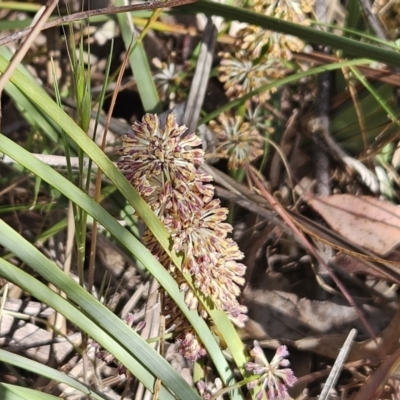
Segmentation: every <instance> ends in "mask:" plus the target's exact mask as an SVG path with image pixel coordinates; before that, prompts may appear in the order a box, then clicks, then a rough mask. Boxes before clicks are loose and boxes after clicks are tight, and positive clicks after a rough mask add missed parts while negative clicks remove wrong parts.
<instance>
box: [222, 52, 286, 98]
mask: <svg viewBox="0 0 400 400" xmlns="http://www.w3.org/2000/svg"><path fill="white" fill-rule="evenodd" d="M219 56H220V57H221V65H220V67H219V68H218V71H219V79H220V81H221V82H222V83H223V84H224V89H225V91H226V94H227V96H228V97H230V98H236V97H239V96H244V95H245V94H248V93H249V92H251V91H253V90H256V89H259V88H260V87H262V86H264V85H267V84H268V83H271V82H272V81H273V80H275V79H279V78H283V77H284V76H285V74H286V73H287V72H288V68H286V67H285V65H284V63H283V62H282V60H279V59H277V58H274V57H263V60H262V61H263V62H259V60H257V57H255V56H254V55H253V54H251V53H249V52H248V51H246V50H243V49H241V50H239V51H236V52H234V53H232V54H231V53H228V52H225V53H220V54H219ZM268 99H269V92H268V91H263V92H261V93H259V94H258V95H256V96H254V97H253V100H256V101H258V102H259V103H265V102H266V101H267V100H268Z"/></svg>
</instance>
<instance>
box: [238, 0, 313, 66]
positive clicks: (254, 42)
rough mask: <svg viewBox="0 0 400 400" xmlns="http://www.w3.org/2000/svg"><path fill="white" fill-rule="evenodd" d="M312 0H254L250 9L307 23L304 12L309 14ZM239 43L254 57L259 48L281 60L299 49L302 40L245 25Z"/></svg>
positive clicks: (302, 44) (256, 55)
mask: <svg viewBox="0 0 400 400" xmlns="http://www.w3.org/2000/svg"><path fill="white" fill-rule="evenodd" d="M313 6H314V0H303V1H299V0H253V10H254V11H256V12H258V13H260V14H264V15H267V16H270V17H275V18H279V19H280V20H284V21H290V22H294V23H297V24H301V25H308V24H309V20H308V18H307V14H309V13H311V11H312V8H313ZM237 36H238V38H237V41H238V44H239V46H240V47H241V48H242V49H246V50H247V51H248V52H250V53H252V54H253V55H254V56H255V57H259V56H260V55H261V52H262V50H266V51H267V53H268V54H269V55H270V56H272V57H276V58H280V59H287V60H288V59H291V53H292V51H295V52H299V51H302V50H303V48H304V42H302V41H301V40H300V39H298V38H296V37H295V36H291V35H285V34H282V33H278V32H272V31H268V30H264V29H262V28H260V27H256V26H248V27H246V28H244V29H243V30H242V31H240V32H239V33H238V35H237Z"/></svg>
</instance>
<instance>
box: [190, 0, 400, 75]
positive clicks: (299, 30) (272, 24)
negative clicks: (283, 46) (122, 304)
mask: <svg viewBox="0 0 400 400" xmlns="http://www.w3.org/2000/svg"><path fill="white" fill-rule="evenodd" d="M185 9H186V10H188V11H191V12H194V13H204V14H206V15H219V16H221V17H224V18H225V19H228V20H231V21H233V20H238V21H240V22H247V23H249V24H252V25H257V26H260V27H261V28H264V29H268V30H272V31H276V32H281V33H286V34H289V35H294V36H297V37H299V38H300V39H303V40H304V41H306V42H308V43H317V44H323V45H325V46H331V47H333V48H334V49H341V50H343V52H344V53H345V54H346V55H347V56H350V57H365V55H366V54H367V55H368V57H369V58H370V60H377V61H381V62H384V63H387V64H389V65H392V66H394V67H397V66H398V65H399V64H400V53H399V52H396V51H392V50H386V49H383V48H380V47H378V46H375V45H371V44H368V43H363V42H360V41H358V40H354V39H349V38H346V37H343V36H339V35H335V34H333V33H328V32H324V31H321V30H317V29H315V28H311V27H309V26H304V25H299V24H294V23H292V22H288V21H284V20H282V19H278V18H273V17H268V16H266V15H262V14H259V13H256V12H253V11H249V10H245V9H243V8H241V7H233V6H229V5H226V4H222V3H215V2H212V1H209V0H200V1H198V2H196V3H193V4H189V5H186V6H185Z"/></svg>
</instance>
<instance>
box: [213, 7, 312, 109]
mask: <svg viewBox="0 0 400 400" xmlns="http://www.w3.org/2000/svg"><path fill="white" fill-rule="evenodd" d="M243 3H245V4H243V6H246V7H248V8H250V9H251V10H253V11H256V12H258V13H260V14H264V15H267V16H271V17H275V18H279V19H280V20H285V21H290V22H294V23H297V24H301V25H308V23H309V20H308V18H307V14H308V13H310V12H311V11H312V7H313V4H314V0H300V1H299V0H253V1H250V2H243ZM303 49H304V42H303V41H301V40H300V39H298V38H297V37H295V36H291V35H285V34H281V33H278V32H273V31H269V30H265V29H263V28H260V27H259V26H254V25H248V26H246V27H245V28H243V29H241V30H239V31H238V32H237V34H236V40H235V46H234V50H233V51H232V52H231V53H228V52H221V53H220V54H219V56H220V57H221V65H220V67H219V68H218V71H219V79H220V81H221V82H222V83H223V84H224V89H225V91H226V94H227V95H228V96H229V97H232V98H235V97H239V96H243V95H245V94H247V93H249V92H250V91H253V90H256V89H258V88H260V87H262V86H264V85H266V84H267V83H269V82H271V81H273V80H276V79H279V78H281V77H283V76H285V75H286V74H288V73H290V72H291V71H292V70H293V64H292V65H291V64H290V63H288V61H287V60H291V59H292V52H299V51H302V50H303ZM268 99H269V94H268V92H267V91H264V92H263V93H260V94H258V95H256V96H253V101H256V102H259V103H263V102H265V101H267V100H268Z"/></svg>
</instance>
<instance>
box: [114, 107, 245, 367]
mask: <svg viewBox="0 0 400 400" xmlns="http://www.w3.org/2000/svg"><path fill="white" fill-rule="evenodd" d="M132 130H133V134H125V135H124V136H123V137H122V142H123V147H122V149H121V150H120V154H121V155H122V157H121V159H120V161H119V162H118V167H119V168H120V169H121V170H122V171H124V172H125V173H126V176H127V179H128V180H129V181H130V182H131V184H132V185H133V186H134V187H135V188H136V189H137V190H138V192H139V193H140V194H141V196H142V197H143V198H144V199H145V201H146V202H147V203H148V204H149V205H150V207H151V208H152V209H153V211H154V213H155V214H156V215H157V216H158V217H159V218H160V220H161V221H162V222H163V224H164V225H165V227H166V229H167V230H168V231H169V233H170V234H171V238H172V241H173V249H174V250H175V251H176V252H180V253H181V254H183V264H182V271H180V270H178V269H177V268H175V267H174V266H173V265H172V264H171V262H170V260H169V258H168V256H167V255H166V253H165V252H164V250H163V249H162V248H161V246H160V245H159V244H158V242H157V241H156V239H155V238H154V236H153V235H152V234H151V232H150V231H146V232H145V234H144V239H143V240H144V242H145V243H146V245H147V247H148V248H149V250H150V251H151V252H152V253H153V254H154V255H155V256H156V257H157V258H158V259H159V261H160V262H161V263H162V264H163V265H164V267H165V268H166V269H167V270H168V271H169V272H170V273H171V274H172V276H173V277H174V278H175V280H176V281H177V282H178V285H179V286H180V289H181V290H182V291H183V292H184V293H185V301H186V304H187V305H188V307H189V308H190V309H192V310H194V309H197V310H198V311H199V313H200V315H202V316H203V317H204V318H207V317H208V316H207V313H206V312H205V310H204V309H203V308H202V306H201V302H200V301H199V294H200V295H201V296H205V297H204V298H209V299H211V301H212V302H213V304H214V306H215V307H216V308H217V309H218V310H221V311H224V312H226V313H227V315H228V316H229V318H230V319H231V320H232V321H233V322H234V323H235V324H236V325H238V326H243V324H244V321H245V320H246V316H245V313H246V311H247V310H246V307H244V306H242V305H240V304H239V302H238V300H237V296H238V295H239V294H240V286H241V285H243V284H244V278H243V275H244V273H245V266H244V265H243V264H241V263H238V262H237V260H240V259H242V258H243V254H242V253H241V252H240V250H239V248H238V246H237V244H236V243H235V242H234V241H233V240H232V239H230V238H229V237H228V234H229V233H230V232H231V231H232V227H231V226H230V225H229V224H228V223H226V222H224V221H225V219H226V215H227V212H228V211H227V209H225V208H223V207H221V206H220V202H219V200H217V199H213V197H214V188H213V186H212V185H211V184H210V182H211V181H212V178H211V177H210V176H208V175H206V174H203V173H201V172H200V171H199V170H198V169H197V166H199V165H201V164H202V163H203V160H204V153H203V150H201V149H199V148H197V146H199V145H200V144H201V140H200V139H199V138H198V137H197V136H195V135H194V134H189V135H186V136H185V135H184V133H185V131H186V127H185V126H179V125H178V124H177V123H176V121H175V116H174V114H169V115H168V117H167V120H166V123H165V126H161V124H160V121H159V119H158V116H157V115H154V114H146V115H145V116H144V117H143V119H142V121H137V122H135V124H134V125H133V126H132ZM183 273H184V274H190V275H191V276H192V277H193V283H194V286H195V288H196V292H194V291H192V289H191V288H190V286H189V285H188V284H187V282H186V280H185V279H184V276H183ZM165 297H166V298H165V302H164V312H165V314H166V315H168V317H169V319H168V320H167V321H168V323H169V326H172V325H175V326H176V330H177V331H179V336H178V340H179V342H180V352H181V354H183V355H184V356H186V357H188V358H190V359H192V360H196V359H197V358H198V357H200V356H202V355H204V354H205V351H204V349H203V348H202V345H201V343H199V341H198V340H197V337H196V334H195V332H194V331H193V330H192V328H191V327H190V325H189V324H188V322H187V321H186V319H185V318H184V317H183V315H182V313H181V312H180V310H179V309H178V307H177V306H176V305H175V304H173V302H172V301H171V299H169V298H168V296H167V295H166V296H165Z"/></svg>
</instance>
